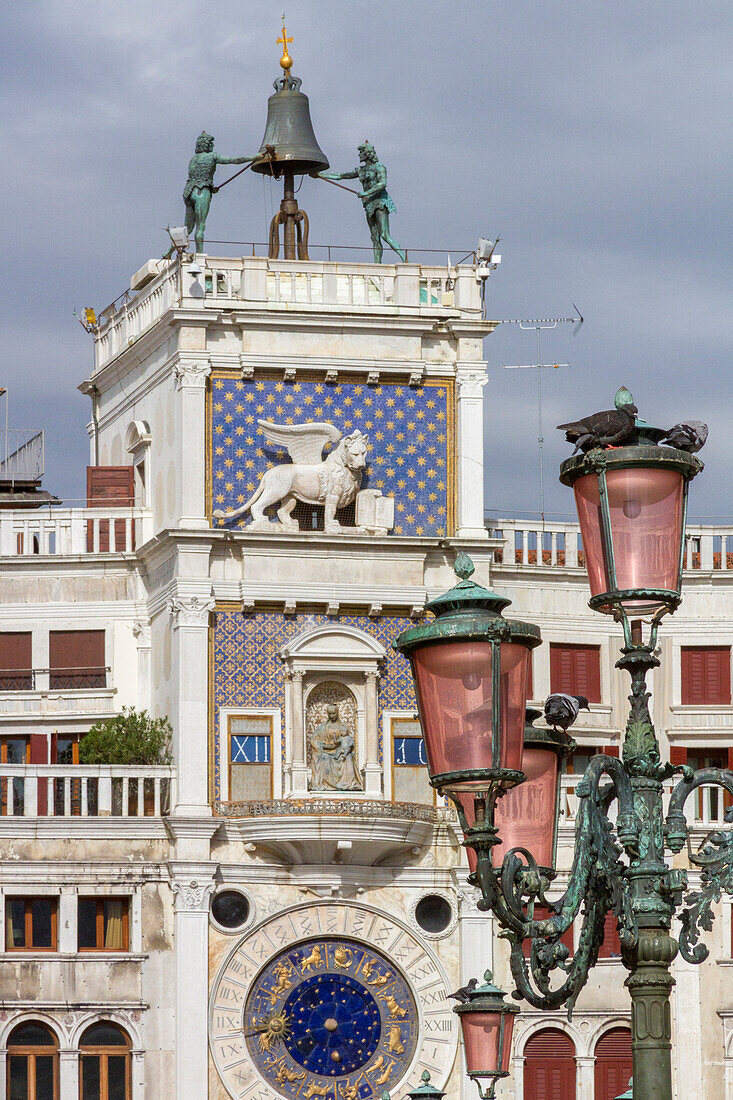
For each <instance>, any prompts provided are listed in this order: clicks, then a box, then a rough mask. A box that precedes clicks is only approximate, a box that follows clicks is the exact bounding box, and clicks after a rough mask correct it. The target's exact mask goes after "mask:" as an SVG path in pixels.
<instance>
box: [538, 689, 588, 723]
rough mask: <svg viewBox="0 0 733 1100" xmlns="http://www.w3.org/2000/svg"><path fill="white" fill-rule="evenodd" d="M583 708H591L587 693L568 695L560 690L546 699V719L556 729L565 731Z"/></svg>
mask: <svg viewBox="0 0 733 1100" xmlns="http://www.w3.org/2000/svg"><path fill="white" fill-rule="evenodd" d="M581 710H590V707H589V706H588V700H587V699H586V697H585V695H566V694H565V692H563V691H559V692H556V693H555V694H554V695H548V696H547V698H546V699H545V721H546V722H547V724H548V726H552V728H553V729H554V730H556V731H557V730H558V729H561V730H562V731H563V733H565V732H566V731H567V730H568V729H569V727H570V726H572V724H573V722H574V721H575V719H576V718H577V717H578V715H579V713H580V712H581Z"/></svg>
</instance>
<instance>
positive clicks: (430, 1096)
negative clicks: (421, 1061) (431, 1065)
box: [382, 1069, 445, 1100]
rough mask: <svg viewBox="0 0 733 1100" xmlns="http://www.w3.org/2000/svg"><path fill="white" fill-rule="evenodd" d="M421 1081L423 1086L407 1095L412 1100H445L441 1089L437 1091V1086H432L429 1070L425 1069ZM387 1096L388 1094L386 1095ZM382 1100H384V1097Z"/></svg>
mask: <svg viewBox="0 0 733 1100" xmlns="http://www.w3.org/2000/svg"><path fill="white" fill-rule="evenodd" d="M420 1080H421V1081H422V1084H421V1085H418V1086H417V1087H416V1088H414V1089H412V1090H411V1091H410V1092H408V1094H407V1095H408V1096H409V1098H410V1100H443V1097H444V1096H445V1093H444V1092H443V1091H442V1090H441V1089H436V1087H435V1085H433V1084H431V1082H430V1073H429V1071H428V1070H426V1069H424V1070H423V1071H422V1076H421V1078H420ZM385 1095H387V1094H386V1093H385ZM382 1100H384V1096H383V1097H382ZM387 1100H389V1096H387Z"/></svg>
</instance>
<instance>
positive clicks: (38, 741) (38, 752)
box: [28, 733, 49, 817]
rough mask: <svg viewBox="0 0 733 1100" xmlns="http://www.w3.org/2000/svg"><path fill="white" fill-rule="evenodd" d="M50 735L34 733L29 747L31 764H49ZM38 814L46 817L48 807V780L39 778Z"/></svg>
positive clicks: (29, 761)
mask: <svg viewBox="0 0 733 1100" xmlns="http://www.w3.org/2000/svg"><path fill="white" fill-rule="evenodd" d="M48 755H49V754H48V737H47V735H46V734H45V733H32V734H31V736H30V746H29V749H28V763H29V764H48V762H49V759H48ZM37 797H38V816H39V817H45V816H46V813H47V809H48V780H47V779H45V778H44V777H43V776H41V778H40V779H39V780H38V795H37Z"/></svg>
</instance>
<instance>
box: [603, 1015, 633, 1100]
mask: <svg viewBox="0 0 733 1100" xmlns="http://www.w3.org/2000/svg"><path fill="white" fill-rule="evenodd" d="M595 1055H596V1071H595V1073H596V1079H595V1089H594V1098H595V1100H614V1097H615V1096H619V1095H620V1093H622V1092H626V1086H627V1085H628V1083H629V1077H631V1071H632V1061H631V1032H630V1030H629V1029H628V1028H627V1027H612V1028H611V1030H610V1031H606V1032H604V1034H603V1035H601V1037H600V1039H599V1040H598V1042H597V1043H596V1049H595Z"/></svg>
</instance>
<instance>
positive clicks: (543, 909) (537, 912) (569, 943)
mask: <svg viewBox="0 0 733 1100" xmlns="http://www.w3.org/2000/svg"><path fill="white" fill-rule="evenodd" d="M552 915H553V910H552V909H548V908H547V906H546V905H535V907H534V919H535V920H547V918H548V917H551V916H552ZM560 943H564V944H565V946H566V947H567V949H568V951H569V952H570V955H571V957H572V955H573V954H574V952H575V947H574V945H573V926H572V924H571V925H570V928H568V930H567V931H566V932H563V934H562V936H561V937H560ZM522 951H523V952H524V957H525V958H526V959H528V958H529V956H530V953H531V951H532V940H524V941H523V943H522Z"/></svg>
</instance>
